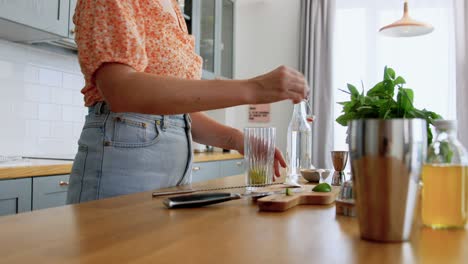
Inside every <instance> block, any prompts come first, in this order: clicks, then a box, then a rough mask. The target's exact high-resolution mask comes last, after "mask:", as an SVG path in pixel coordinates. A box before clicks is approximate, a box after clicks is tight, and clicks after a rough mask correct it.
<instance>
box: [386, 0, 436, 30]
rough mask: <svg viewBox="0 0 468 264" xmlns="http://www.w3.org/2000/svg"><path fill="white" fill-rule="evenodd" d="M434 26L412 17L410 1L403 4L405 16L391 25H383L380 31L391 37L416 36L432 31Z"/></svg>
mask: <svg viewBox="0 0 468 264" xmlns="http://www.w3.org/2000/svg"><path fill="white" fill-rule="evenodd" d="M433 30H434V27H433V26H431V25H429V24H427V23H423V22H420V21H417V20H414V19H412V18H411V17H410V16H409V12H408V1H407V0H405V3H404V6H403V17H402V18H401V19H400V20H397V21H395V22H393V23H392V24H390V25H387V26H384V27H382V28H381V29H380V30H379V32H381V33H382V34H384V35H386V36H389V37H416V36H422V35H426V34H429V33H431V32H432V31H433Z"/></svg>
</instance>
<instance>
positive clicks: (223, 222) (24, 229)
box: [0, 176, 468, 264]
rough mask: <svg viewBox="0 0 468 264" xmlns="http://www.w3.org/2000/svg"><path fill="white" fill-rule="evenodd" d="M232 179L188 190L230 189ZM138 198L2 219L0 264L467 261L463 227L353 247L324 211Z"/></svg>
mask: <svg viewBox="0 0 468 264" xmlns="http://www.w3.org/2000/svg"><path fill="white" fill-rule="evenodd" d="M243 181H244V179H243V177H242V176H232V177H226V178H221V179H216V180H211V181H207V182H204V183H198V184H194V186H198V187H200V186H219V185H236V184H239V183H242V182H243ZM161 200H162V198H157V199H153V198H152V197H151V193H149V192H147V193H139V194H133V195H128V196H121V197H117V198H111V199H105V200H101V201H93V202H89V203H84V204H80V205H73V206H63V207H57V208H52V209H46V210H39V211H34V212H31V213H23V214H20V215H14V216H5V217H0V234H1V235H0V244H1V245H2V246H1V247H0V256H1V258H0V260H1V261H3V262H4V263H36V262H38V263H379V264H384V263H444V264H445V263H468V250H467V248H468V234H467V232H466V231H465V230H450V231H436V230H431V229H426V228H416V229H415V232H414V234H413V238H412V241H411V242H407V243H389V244H382V243H372V242H367V241H364V240H361V239H360V238H359V233H358V225H357V220H356V219H355V218H350V217H345V216H336V215H335V208H334V206H333V205H331V206H299V207H296V208H293V209H290V210H289V211H287V212H284V213H273V212H268V213H267V212H259V211H258V209H257V207H256V206H255V204H253V203H252V202H251V201H249V200H247V199H241V200H236V201H231V202H226V203H221V204H217V205H212V206H208V207H204V208H196V209H178V210H168V209H166V208H164V207H163V205H162V203H161Z"/></svg>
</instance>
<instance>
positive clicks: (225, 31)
mask: <svg viewBox="0 0 468 264" xmlns="http://www.w3.org/2000/svg"><path fill="white" fill-rule="evenodd" d="M220 27H221V44H220V54H219V56H218V57H219V59H220V61H219V62H218V63H219V67H220V69H219V75H221V76H223V77H225V78H229V79H232V78H233V77H234V2H233V1H231V0H222V16H221V26H220Z"/></svg>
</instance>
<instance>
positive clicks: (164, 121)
mask: <svg viewBox="0 0 468 264" xmlns="http://www.w3.org/2000/svg"><path fill="white" fill-rule="evenodd" d="M167 122H168V120H167V116H165V115H163V116H162V120H161V123H162V124H161V128H162V131H166V128H167Z"/></svg>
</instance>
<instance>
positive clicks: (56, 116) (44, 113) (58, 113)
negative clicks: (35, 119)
mask: <svg viewBox="0 0 468 264" xmlns="http://www.w3.org/2000/svg"><path fill="white" fill-rule="evenodd" d="M39 120H46V121H59V120H62V106H60V105H56V104H39Z"/></svg>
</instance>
